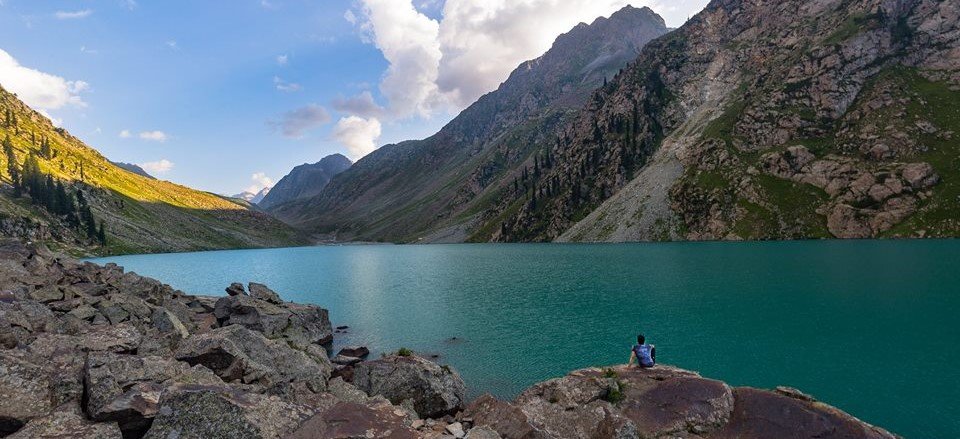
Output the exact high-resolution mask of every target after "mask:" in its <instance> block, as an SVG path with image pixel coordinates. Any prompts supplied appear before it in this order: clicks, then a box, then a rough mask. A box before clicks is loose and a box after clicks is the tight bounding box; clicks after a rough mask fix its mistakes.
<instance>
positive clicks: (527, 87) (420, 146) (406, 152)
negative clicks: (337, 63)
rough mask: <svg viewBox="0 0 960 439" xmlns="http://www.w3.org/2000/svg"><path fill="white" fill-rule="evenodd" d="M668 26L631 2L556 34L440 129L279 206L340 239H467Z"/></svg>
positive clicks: (285, 214) (287, 215)
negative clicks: (560, 129)
mask: <svg viewBox="0 0 960 439" xmlns="http://www.w3.org/2000/svg"><path fill="white" fill-rule="evenodd" d="M666 32H667V29H666V26H665V25H664V22H663V20H662V19H661V18H660V17H659V16H657V15H656V14H654V13H653V11H651V10H649V9H646V8H644V9H636V8H629V7H628V8H626V9H624V10H622V11H620V12H617V13H616V14H614V15H613V16H611V17H610V18H609V19H598V20H597V21H596V22H594V23H592V24H590V25H580V26H578V27H576V28H574V29H573V30H572V31H570V32H569V33H567V34H565V35H562V36H560V37H559V38H558V39H557V41H556V42H555V44H554V46H553V48H551V50H550V51H548V52H547V53H546V54H544V55H543V56H542V57H540V58H538V59H536V60H532V61H529V62H527V63H524V64H523V65H521V66H520V67H519V68H518V69H517V70H516V71H514V72H513V74H512V75H511V76H510V78H509V79H508V80H507V81H506V82H504V84H502V85H501V87H500V88H499V89H498V90H497V91H495V92H492V93H490V94H488V95H486V96H484V97H482V98H480V100H479V101H478V102H476V103H475V104H473V105H472V106H470V107H469V108H467V109H466V110H464V111H463V112H462V113H461V114H460V115H459V116H458V117H457V118H456V119H454V120H453V121H452V122H450V124H448V125H447V126H446V127H444V128H443V129H442V130H441V131H440V132H439V133H437V134H436V135H434V136H433V137H430V138H428V139H426V140H422V141H411V142H405V143H401V144H398V145H390V146H385V147H383V148H381V149H379V150H378V151H376V152H374V153H372V154H370V155H369V156H367V157H365V158H363V159H362V160H360V161H358V162H357V163H356V164H355V165H354V166H353V167H352V168H351V169H350V170H349V171H347V172H344V173H343V174H341V175H339V176H337V177H336V178H334V179H333V181H332V182H331V183H330V184H329V185H328V186H327V187H326V188H325V189H324V190H323V191H322V192H321V193H320V194H319V195H317V196H316V197H313V198H311V199H308V200H305V201H302V202H297V203H290V204H287V205H284V206H280V207H278V208H275V209H273V213H275V214H277V215H278V216H279V217H280V218H282V219H284V220H285V221H287V222H289V223H291V224H295V225H298V226H301V227H304V228H307V229H309V230H313V231H325V232H337V233H338V234H339V235H340V237H341V238H344V239H361V240H377V239H381V240H392V241H414V240H418V239H420V238H423V237H425V236H426V234H427V233H429V232H436V233H434V234H433V236H431V237H428V239H432V240H454V241H462V240H465V239H466V238H467V237H468V235H469V233H472V230H473V229H474V228H475V227H476V220H477V218H478V216H477V213H478V212H485V211H487V210H489V209H490V208H491V207H492V206H494V205H495V204H496V201H497V199H498V197H499V196H500V194H501V192H502V191H504V190H505V189H506V188H507V186H509V185H511V184H512V181H513V178H514V176H516V175H519V174H520V173H521V172H522V171H521V170H522V168H523V167H524V166H525V165H526V164H532V163H533V160H534V156H535V155H536V154H537V153H539V152H540V150H541V146H542V145H545V144H547V143H549V142H551V141H553V139H554V134H553V133H554V131H555V128H556V127H557V126H560V125H562V124H563V123H564V122H565V121H567V120H569V118H570V117H571V116H572V115H573V114H575V110H577V109H579V108H581V107H582V106H583V105H584V104H585V103H586V101H587V100H588V99H589V96H590V93H591V92H592V91H593V90H594V89H596V88H597V87H599V86H601V85H603V84H604V83H605V82H606V80H607V78H612V77H613V76H614V75H615V74H617V72H618V71H619V70H620V69H621V68H623V67H624V66H625V65H626V64H627V63H628V62H629V61H630V60H632V59H633V58H635V57H636V55H637V53H639V51H640V49H641V48H642V47H643V46H644V45H645V44H646V43H647V42H648V41H650V40H652V39H654V38H656V37H658V36H661V35H663V34H665V33H666Z"/></svg>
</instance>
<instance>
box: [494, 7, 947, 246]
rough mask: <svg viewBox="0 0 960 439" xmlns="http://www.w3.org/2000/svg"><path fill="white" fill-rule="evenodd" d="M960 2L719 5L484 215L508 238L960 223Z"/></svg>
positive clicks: (652, 52) (873, 229)
mask: <svg viewBox="0 0 960 439" xmlns="http://www.w3.org/2000/svg"><path fill="white" fill-rule="evenodd" d="M958 86H960V6H958V5H957V3H956V2H942V1H932V0H897V1H889V0H821V1H815V2H810V1H805V0H804V1H800V0H789V1H745V0H715V1H713V2H711V3H710V4H709V5H708V6H707V8H706V9H705V10H704V11H703V12H702V13H700V14H699V15H697V16H696V17H695V18H694V19H692V20H691V21H690V22H688V23H687V24H686V25H684V26H683V27H682V28H680V29H679V30H677V31H675V32H673V33H671V34H670V35H668V36H667V37H664V38H661V39H659V40H657V41H655V42H654V43H651V44H650V45H648V46H647V47H646V48H645V49H644V51H643V53H642V54H641V55H640V57H639V58H638V60H637V62H636V63H634V64H632V65H631V67H630V68H629V69H626V70H625V71H624V72H623V73H622V74H621V75H619V76H618V77H617V78H616V79H614V80H613V81H611V82H610V84H609V85H608V86H606V87H602V88H601V89H600V90H598V91H597V92H596V94H595V95H594V98H593V99H592V100H591V104H590V105H589V106H588V107H587V108H586V109H585V110H584V111H583V112H581V114H580V115H579V116H578V117H577V118H576V119H575V120H574V121H573V122H572V123H570V124H569V125H566V126H565V127H564V128H563V130H561V132H562V135H561V136H560V137H561V140H560V141H559V142H557V143H556V144H555V145H552V146H551V148H550V152H549V155H548V156H549V158H550V160H549V163H550V166H548V167H547V169H541V170H539V172H537V176H536V177H535V178H530V179H526V182H528V184H526V185H523V186H522V187H520V188H519V190H516V191H513V192H512V193H510V194H506V195H504V196H503V197H502V199H501V200H502V201H501V202H500V205H499V206H498V208H497V209H494V210H493V211H492V212H488V213H487V214H486V215H485V219H486V220H487V221H488V223H487V224H488V228H487V232H489V233H484V234H482V235H481V236H478V237H477V238H478V239H481V240H498V241H547V240H555V239H560V240H570V241H636V240H660V239H686V240H712V239H794V238H820V237H836V238H869V237H883V236H931V235H933V236H957V235H960V224H958V223H957V221H956V218H958V217H960V208H958V204H957V203H956V199H957V195H960V173H958V172H957V170H956V166H955V160H956V157H957V156H958V155H960V149H958V143H957V142H956V140H952V139H954V136H955V134H954V133H955V132H957V130H960V118H958V116H957V110H958V108H960V107H958V105H960V104H958V103H960V93H958Z"/></svg>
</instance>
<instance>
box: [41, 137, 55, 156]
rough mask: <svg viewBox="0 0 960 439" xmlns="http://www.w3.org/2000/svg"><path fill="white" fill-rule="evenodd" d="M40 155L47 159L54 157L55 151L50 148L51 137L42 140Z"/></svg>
mask: <svg viewBox="0 0 960 439" xmlns="http://www.w3.org/2000/svg"><path fill="white" fill-rule="evenodd" d="M40 156H41V157H43V158H45V159H47V160H50V159H52V158H53V152H52V151H51V150H50V139H47V138H46V137H44V138H43V139H41V140H40Z"/></svg>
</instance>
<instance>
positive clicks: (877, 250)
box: [95, 241, 960, 438]
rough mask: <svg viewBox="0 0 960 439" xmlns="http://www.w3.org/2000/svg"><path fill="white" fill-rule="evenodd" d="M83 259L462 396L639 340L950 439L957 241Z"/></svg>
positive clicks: (382, 249)
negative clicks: (246, 301)
mask: <svg viewBox="0 0 960 439" xmlns="http://www.w3.org/2000/svg"><path fill="white" fill-rule="evenodd" d="M95 262H100V263H105V262H116V263H118V264H120V265H122V266H124V267H126V269H127V270H129V271H136V272H137V273H140V274H143V275H147V276H151V277H154V278H157V279H159V280H161V281H163V282H166V283H169V284H170V285H172V286H173V287H175V288H178V289H181V290H183V291H185V292H188V293H192V294H205V295H223V294H224V288H225V287H226V286H227V285H228V284H229V283H230V282H244V283H247V282H249V281H256V282H262V283H265V284H267V285H269V286H270V287H271V288H273V289H274V290H276V291H277V292H279V293H280V294H281V296H282V297H283V298H284V299H286V300H291V301H297V302H304V303H314V304H317V305H321V306H323V307H325V308H328V309H329V310H330V316H331V320H332V321H333V324H334V326H338V325H349V326H350V329H349V332H348V333H347V334H343V335H339V334H338V337H339V338H338V339H337V340H336V343H337V345H338V346H340V345H345V344H363V345H367V346H369V347H370V348H371V350H373V351H374V355H378V352H383V351H392V350H396V349H398V348H400V347H408V348H410V349H413V350H416V351H419V352H424V353H435V354H439V355H441V358H440V361H441V362H444V363H449V364H451V365H452V366H454V368H456V369H457V370H458V371H459V372H460V373H461V374H462V375H463V377H464V380H465V381H466V382H467V386H468V387H469V388H470V389H471V394H472V396H477V395H478V394H479V393H482V392H491V393H493V394H495V395H498V396H501V397H505V398H510V397H513V396H515V395H516V394H517V393H519V392H520V391H521V390H522V389H524V388H525V387H527V386H529V385H530V384H532V383H534V382H537V381H541V380H544V379H547V378H551V377H556V376H560V375H563V374H565V373H566V372H568V371H570V370H573V369H577V368H582V367H586V366H594V365H607V364H614V363H625V362H626V361H627V359H628V357H629V348H630V346H631V345H632V343H633V341H634V338H635V337H636V334H637V333H638V332H642V333H644V334H646V335H647V339H648V341H649V342H651V343H654V344H656V345H657V355H658V360H659V361H660V362H661V363H669V364H674V365H677V366H680V367H683V368H687V369H692V370H696V371H699V372H700V373H701V374H703V375H704V376H706V377H711V378H717V379H721V380H724V381H727V382H729V383H730V384H732V385H738V386H752V387H761V388H772V387H775V386H778V385H786V386H792V387H796V388H799V389H801V390H803V391H804V392H807V393H809V394H812V395H813V396H815V397H817V398H818V399H820V400H822V401H825V402H827V403H829V404H832V405H835V406H837V407H840V408H841V409H843V410H846V411H848V412H849V413H851V414H853V415H854V416H857V417H859V418H861V419H863V420H865V421H867V422H870V423H874V424H877V425H880V426H882V427H885V428H888V429H890V430H891V431H893V432H895V433H898V434H901V435H904V436H905V437H909V438H947V437H960V372H958V362H960V344H958V340H957V339H958V338H960V330H958V323H960V319H958V312H960V294H958V292H960V288H958V286H960V241H849V242H840V241H810V242H769V243H670V244H622V245H552V244H539V245H532V244H516V245H513V244H506V245H492V244H490V245H487V244H484V245H438V246H387V245H384V246H359V245H358V246H327V247H310V248H290V249H271V250H241V251H217V252H203V253H190V254H175V255H174V254H164V255H136V256H121V257H111V258H104V259H98V260H95ZM454 338H455V339H454Z"/></svg>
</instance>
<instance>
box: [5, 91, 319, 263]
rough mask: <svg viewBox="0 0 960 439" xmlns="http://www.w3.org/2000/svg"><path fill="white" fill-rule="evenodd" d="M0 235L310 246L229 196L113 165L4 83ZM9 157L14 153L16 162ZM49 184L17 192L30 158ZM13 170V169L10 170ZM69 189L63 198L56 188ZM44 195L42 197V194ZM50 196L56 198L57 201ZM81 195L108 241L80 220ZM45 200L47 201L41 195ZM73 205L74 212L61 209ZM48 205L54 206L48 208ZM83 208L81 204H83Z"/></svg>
mask: <svg viewBox="0 0 960 439" xmlns="http://www.w3.org/2000/svg"><path fill="white" fill-rule="evenodd" d="M0 141H3V142H4V143H7V142H8V141H9V148H7V147H4V150H5V151H3V152H2V153H0V235H2V236H16V237H21V238H25V239H30V240H33V241H41V242H45V243H47V244H48V245H50V246H51V247H54V248H56V249H60V250H65V251H69V252H71V253H76V254H116V253H149V252H173V251H188V250H206V249H223V248H244V247H269V246H284V245H298V244H306V243H307V242H308V241H307V240H306V239H305V238H304V235H302V234H301V233H300V232H298V231H296V230H293V229H291V228H290V227H289V226H287V225H285V224H283V223H282V222H280V221H277V220H276V219H274V218H273V217H271V216H270V215H267V214H265V213H263V212H259V211H256V210H253V209H251V208H250V207H249V206H245V205H241V204H239V203H237V202H235V201H232V200H229V199H227V198H226V197H221V196H218V195H214V194H211V193H207V192H201V191H197V190H194V189H190V188H187V187H184V186H180V185H177V184H173V183H170V182H165V181H159V180H156V179H154V178H153V177H150V176H149V174H147V173H146V172H143V169H141V168H139V167H138V166H135V165H126V164H120V165H118V164H114V163H112V162H110V161H109V160H107V159H106V158H105V157H103V155H101V154H100V153H99V152H97V151H96V150H94V149H93V148H91V147H89V146H87V145H85V144H84V143H83V142H81V141H80V140H79V139H77V138H76V137H73V136H71V135H70V133H68V132H67V131H66V130H64V129H62V128H58V127H55V126H53V125H52V124H51V122H50V120H49V119H47V118H46V117H45V116H43V115H41V114H40V113H38V112H36V111H34V110H32V109H30V108H29V107H28V106H27V105H25V104H24V103H23V102H21V101H20V100H19V99H18V98H17V96H16V95H14V94H12V93H10V92H8V91H6V90H5V89H2V88H0ZM10 158H12V159H13V160H12V163H11V160H10ZM28 161H29V162H32V163H35V164H36V166H37V168H38V172H40V173H42V174H43V175H44V178H48V181H49V182H52V186H48V187H50V190H49V191H48V192H46V193H44V194H39V193H38V194H30V193H28V192H27V191H26V190H20V193H19V194H18V193H17V190H16V188H14V187H13V179H12V177H13V175H14V174H19V175H20V176H22V175H23V174H24V172H25V171H26V169H25V164H26V163H27V162H28ZM11 171H13V172H11ZM58 182H59V183H61V184H62V185H63V186H64V191H63V192H61V193H60V194H59V195H58V194H57V191H55V190H53V189H54V188H55V187H56V186H57V183H58ZM41 195H42V196H41ZM49 197H54V198H53V199H51V198H49ZM80 197H82V200H83V202H85V203H87V205H89V208H90V213H91V214H92V217H93V219H94V221H95V222H96V225H97V226H98V227H99V226H100V225H103V226H104V229H105V235H106V237H105V238H106V245H100V244H99V243H98V242H97V241H96V240H93V239H90V236H91V233H90V232H89V231H85V230H84V229H83V227H78V226H77V225H76V224H75V218H71V217H69V216H65V215H62V214H60V213H57V212H56V211H66V210H71V211H72V210H76V207H77V203H78V202H79V201H80V199H81V198H80ZM38 198H42V199H38ZM65 203H72V204H73V205H74V208H73V209H66V208H64V207H63V205H64V204H65ZM50 206H53V207H55V209H51V208H50ZM81 212H82V209H81Z"/></svg>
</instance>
